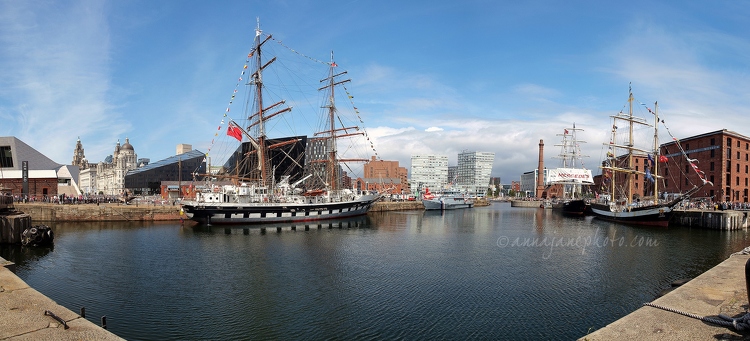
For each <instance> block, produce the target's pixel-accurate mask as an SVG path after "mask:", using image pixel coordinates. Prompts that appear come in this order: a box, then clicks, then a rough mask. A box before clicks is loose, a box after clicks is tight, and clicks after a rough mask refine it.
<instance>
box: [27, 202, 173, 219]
mask: <svg viewBox="0 0 750 341" xmlns="http://www.w3.org/2000/svg"><path fill="white" fill-rule="evenodd" d="M15 206H16V209H17V210H19V211H23V212H24V213H26V214H28V215H30V216H31V217H32V218H33V220H34V221H35V222H39V221H42V222H56V221H169V220H180V206H166V205H165V206H158V205H157V206H151V205H145V206H143V205H141V206H135V205H117V204H103V205H96V204H82V205H57V204H39V203H33V204H19V203H16V204H15Z"/></svg>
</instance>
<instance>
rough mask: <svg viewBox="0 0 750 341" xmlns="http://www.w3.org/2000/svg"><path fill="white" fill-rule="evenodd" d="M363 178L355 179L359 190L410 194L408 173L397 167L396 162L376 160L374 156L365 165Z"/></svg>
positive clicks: (404, 169)
mask: <svg viewBox="0 0 750 341" xmlns="http://www.w3.org/2000/svg"><path fill="white" fill-rule="evenodd" d="M362 175H363V177H362V178H358V179H357V187H358V188H359V189H367V190H370V191H379V192H383V191H388V192H389V193H391V194H406V193H409V192H410V189H409V181H408V180H407V177H408V171H407V170H406V168H405V167H401V166H399V165H398V161H385V160H376V159H375V157H374V156H372V158H371V159H370V161H368V162H367V163H365V165H364V167H363V174H362Z"/></svg>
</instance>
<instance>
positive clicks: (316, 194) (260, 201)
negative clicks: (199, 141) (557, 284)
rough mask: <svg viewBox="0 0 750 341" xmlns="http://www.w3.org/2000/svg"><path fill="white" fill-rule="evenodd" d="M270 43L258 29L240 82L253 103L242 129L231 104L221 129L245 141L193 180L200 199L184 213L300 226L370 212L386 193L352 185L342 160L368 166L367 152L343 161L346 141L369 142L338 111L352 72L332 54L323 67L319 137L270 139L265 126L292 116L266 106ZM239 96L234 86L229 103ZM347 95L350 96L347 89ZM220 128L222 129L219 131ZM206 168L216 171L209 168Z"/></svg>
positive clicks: (281, 107)
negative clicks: (340, 68)
mask: <svg viewBox="0 0 750 341" xmlns="http://www.w3.org/2000/svg"><path fill="white" fill-rule="evenodd" d="M271 39H272V37H271V35H266V34H264V33H263V32H262V31H261V30H260V24H258V27H257V29H256V34H255V39H254V44H253V48H252V50H251V52H250V53H249V54H248V58H247V61H246V64H245V65H244V67H243V70H242V73H241V75H240V80H239V81H238V82H237V87H240V86H241V85H246V86H247V87H248V90H247V92H246V93H247V94H248V99H247V100H245V101H243V103H246V104H247V109H246V112H244V113H243V116H244V117H243V118H242V119H243V120H245V121H244V124H243V123H239V122H238V121H239V120H237V121H235V120H234V119H232V118H231V116H229V115H228V113H229V112H230V110H229V107H228V108H227V110H226V113H225V114H224V119H222V125H223V124H224V122H225V119H226V121H227V122H226V135H227V136H229V137H231V138H225V139H226V140H228V141H234V143H235V144H236V143H237V142H238V141H239V142H241V144H240V146H239V147H237V148H236V152H234V153H232V155H231V157H229V159H228V161H227V162H226V163H224V166H223V167H222V169H221V170H220V171H219V172H218V173H217V174H210V175H208V174H206V175H205V179H204V180H203V181H195V182H194V185H195V191H194V193H195V197H194V198H191V199H188V200H184V201H183V204H182V208H183V210H184V213H185V214H186V216H187V217H188V218H189V219H192V220H195V221H198V222H200V223H204V224H209V225H210V224H262V223H280V222H302V221H313V220H328V219H337V218H345V217H352V216H357V215H364V214H366V213H367V211H368V210H369V209H370V208H371V207H372V205H373V204H374V203H375V202H376V201H377V200H379V199H380V198H381V194H378V193H373V192H367V191H360V190H357V189H356V188H354V186H353V185H349V186H346V185H345V183H346V182H347V178H346V177H345V176H344V174H343V171H342V168H341V166H340V162H365V161H368V160H369V155H367V156H368V157H362V158H348V159H346V160H342V159H343V157H342V155H341V154H340V153H339V150H338V148H339V147H337V144H338V143H339V142H338V141H340V138H343V137H347V138H353V137H359V138H362V139H363V140H364V137H366V136H365V133H364V131H363V130H362V129H361V128H360V127H358V126H342V125H341V124H340V123H341V122H347V121H344V120H343V119H342V118H341V116H340V115H342V113H341V112H340V111H339V110H337V108H336V106H335V95H336V92H335V91H336V90H335V89H336V88H337V87H339V86H342V85H343V84H344V83H346V82H349V80H348V79H347V80H341V79H340V77H341V76H342V75H345V74H346V71H344V72H338V71H336V70H337V67H338V65H337V64H336V63H335V62H334V60H333V53H331V61H330V62H326V63H325V64H328V76H327V77H326V78H325V79H323V80H321V81H320V83H321V84H322V87H320V88H319V89H317V90H319V91H322V92H324V94H325V102H326V103H325V104H324V106H323V108H324V115H323V116H325V118H324V121H325V123H324V124H323V126H322V128H320V130H318V131H317V132H315V133H314V135H313V137H307V136H305V135H299V136H293V137H287V138H276V139H272V138H269V137H268V136H267V134H268V129H267V125H268V126H270V122H271V119H272V118H273V119H274V120H277V119H279V118H280V117H281V116H283V115H281V114H284V113H288V112H291V107H287V106H286V104H285V101H284V100H281V101H278V102H275V103H274V104H271V105H268V106H266V105H267V104H265V103H264V102H263V100H264V92H265V91H266V87H265V86H264V83H263V73H264V70H265V69H266V68H268V67H269V66H270V65H271V64H272V63H273V62H274V61H276V57H274V58H270V59H269V58H264V57H265V56H264V55H262V53H261V47H263V49H264V51H265V49H266V48H267V47H268V46H266V45H264V44H266V43H268V42H269V40H271ZM292 51H293V50H292ZM295 52H296V51H295ZM249 66H252V67H249ZM248 70H250V71H248ZM244 78H248V79H247V80H243V79H244ZM311 83H312V82H311ZM317 83H318V82H317V81H316V82H315V84H317ZM237 93H238V90H237V89H235V91H234V93H233V95H232V97H231V100H230V102H229V103H230V105H231V104H232V102H233V101H234V100H235V94H237ZM343 94H344V92H341V93H339V95H343ZM346 94H347V95H348V96H349V98H350V99H351V98H352V96H351V95H349V94H348V91H346ZM270 102H274V101H270ZM349 102H351V100H350V101H349ZM352 104H353V103H352ZM354 109H355V111H356V108H354ZM277 115H278V116H277ZM357 116H359V115H358V112H357ZM357 118H359V117H357ZM360 120H361V119H360ZM274 123H276V124H278V122H277V121H274ZM222 129H223V128H222V126H221V125H220V126H219V130H222ZM313 131H314V130H313ZM216 136H218V133H217V135H216ZM233 139H236V140H233ZM212 146H213V142H212ZM232 149H234V148H232ZM347 150H348V149H347ZM207 155H208V154H207ZM209 160H210V159H209ZM207 162H210V161H207ZM206 168H207V169H210V165H209V167H206ZM222 179H226V180H224V181H220V180H222ZM348 180H349V181H351V179H350V178H349V179H348Z"/></svg>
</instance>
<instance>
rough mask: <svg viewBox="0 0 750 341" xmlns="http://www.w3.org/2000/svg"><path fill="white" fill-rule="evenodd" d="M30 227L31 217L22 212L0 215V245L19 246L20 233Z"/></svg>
mask: <svg viewBox="0 0 750 341" xmlns="http://www.w3.org/2000/svg"><path fill="white" fill-rule="evenodd" d="M29 227H31V216H30V215H28V214H24V213H23V212H6V213H4V214H0V244H21V233H23V230H25V229H27V228H29Z"/></svg>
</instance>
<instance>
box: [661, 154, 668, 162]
mask: <svg viewBox="0 0 750 341" xmlns="http://www.w3.org/2000/svg"><path fill="white" fill-rule="evenodd" d="M659 162H667V157H666V156H664V155H659Z"/></svg>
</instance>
